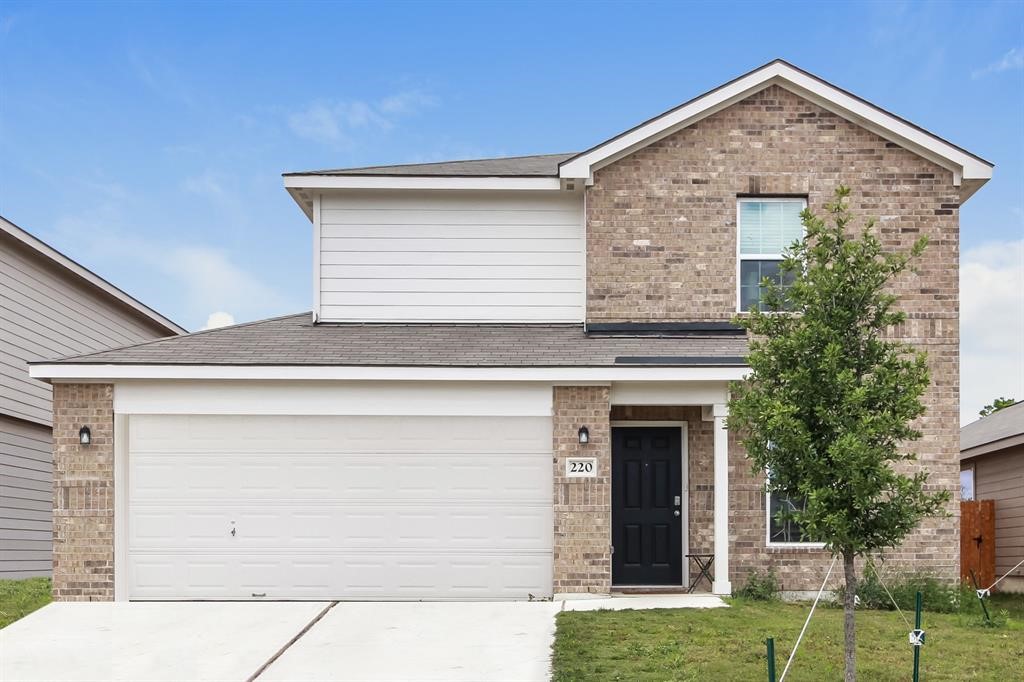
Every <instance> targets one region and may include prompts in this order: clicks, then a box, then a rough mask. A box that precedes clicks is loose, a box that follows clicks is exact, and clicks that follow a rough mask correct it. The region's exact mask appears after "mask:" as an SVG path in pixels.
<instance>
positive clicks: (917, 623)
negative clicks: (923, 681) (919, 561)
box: [914, 592, 923, 682]
mask: <svg viewBox="0 0 1024 682" xmlns="http://www.w3.org/2000/svg"><path fill="white" fill-rule="evenodd" d="M914 610H915V612H916V613H915V615H914V629H915V630H917V631H920V630H921V593H920V592H918V593H917V601H916V603H915V605H914ZM922 638H923V635H922ZM922 644H923V642H922ZM920 674H921V647H920V646H915V647H914V682H918V681H919V679H920Z"/></svg>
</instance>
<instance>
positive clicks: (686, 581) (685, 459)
mask: <svg viewBox="0 0 1024 682" xmlns="http://www.w3.org/2000/svg"><path fill="white" fill-rule="evenodd" d="M659 426H669V427H678V428H679V443H680V445H679V451H680V452H679V456H680V457H681V459H682V461H681V463H680V466H681V467H682V479H683V480H682V485H681V487H682V490H680V492H681V493H682V498H683V499H682V504H681V505H680V507H679V509H680V511H682V514H681V517H680V522H681V523H682V536H683V542H682V556H681V557H680V558H679V559H680V561H681V562H682V566H683V584H682V587H683V588H686V587H689V586H690V561H689V560H688V559H687V558H686V555H687V554H689V553H690V443H689V428H690V424H689V422H685V421H639V420H638V421H622V420H615V421H612V422H609V424H608V427H609V429H616V428H623V427H626V428H632V427H640V428H646V427H650V428H657V427H659ZM613 442H614V441H613ZM609 480H611V472H609ZM613 485H614V484H613ZM610 528H611V529H614V525H612V526H610ZM608 544H609V545H611V538H608ZM638 587H639V588H642V587H644V586H643V585H615V584H614V583H613V584H612V589H613V590H614V589H616V588H638ZM657 587H671V586H669V585H658V586H657Z"/></svg>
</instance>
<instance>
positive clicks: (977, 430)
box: [960, 402, 1024, 592]
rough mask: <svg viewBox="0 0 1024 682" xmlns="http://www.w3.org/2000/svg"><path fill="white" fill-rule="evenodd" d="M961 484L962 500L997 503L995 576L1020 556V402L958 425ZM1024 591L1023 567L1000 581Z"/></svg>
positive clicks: (1023, 542) (1023, 445)
mask: <svg viewBox="0 0 1024 682" xmlns="http://www.w3.org/2000/svg"><path fill="white" fill-rule="evenodd" d="M960 484H961V489H962V491H963V499H965V500H995V502H996V577H999V576H1002V575H1004V574H1005V573H1006V572H1007V571H1009V570H1010V569H1012V568H1013V567H1014V566H1016V565H1017V564H1018V563H1019V562H1021V561H1024V402H1020V403H1017V404H1015V405H1011V406H1010V407H1004V408H1003V409H1001V410H999V411H998V412H993V413H992V414H990V415H989V416H987V417H982V418H981V419H979V420H977V421H975V422H971V423H970V424H968V425H967V426H965V427H963V428H962V429H960ZM999 587H1000V588H1001V589H1003V590H1008V591H1011V592H1024V566H1021V567H1019V568H1017V569H1016V570H1014V571H1013V572H1012V573H1011V574H1010V575H1009V576H1008V577H1007V578H1006V579H1005V580H1003V581H1002V582H1001V583H999Z"/></svg>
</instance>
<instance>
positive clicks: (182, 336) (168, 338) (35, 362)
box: [28, 311, 313, 365]
mask: <svg viewBox="0 0 1024 682" xmlns="http://www.w3.org/2000/svg"><path fill="white" fill-rule="evenodd" d="M312 314H313V313H312V312H311V311H310V312H303V313H290V314H288V315H278V316H277V317H268V318H266V319H263V320H251V321H249V322H239V323H238V324H229V325H225V326H223V327H214V328H213V329H197V330H196V331H194V332H189V333H187V334H176V335H175V334H172V335H170V336H161V337H160V338H159V339H149V340H147V341H140V342H139V343H130V344H128V345H127V346H114V347H113V348H101V349H100V350H94V351H92V352H89V353H82V354H80V355H66V356H63V357H59V358H56V359H51V360H33V361H32V362H29V363H28V364H29V365H49V364H52V363H55V362H66V361H68V360H84V359H85V358H90V357H92V356H94V355H101V354H103V353H109V352H111V351H115V350H130V349H132V348H139V347H141V346H149V345H152V344H154V343H160V342H161V341H172V340H175V339H187V338H192V337H193V336H201V335H203V334H209V333H211V332H222V331H227V330H229V329H240V328H242V327H251V326H253V325H257V324H264V323H266V322H277V321H278V320H286V319H288V318H291V317H301V316H303V315H310V316H312Z"/></svg>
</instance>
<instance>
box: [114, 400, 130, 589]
mask: <svg viewBox="0 0 1024 682" xmlns="http://www.w3.org/2000/svg"><path fill="white" fill-rule="evenodd" d="M114 396H115V397H116V396H117V389H116V388H115V390H114ZM129 419H130V417H128V415H123V414H116V413H115V414H114V601H127V600H128V459H127V458H128V420H129Z"/></svg>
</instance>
